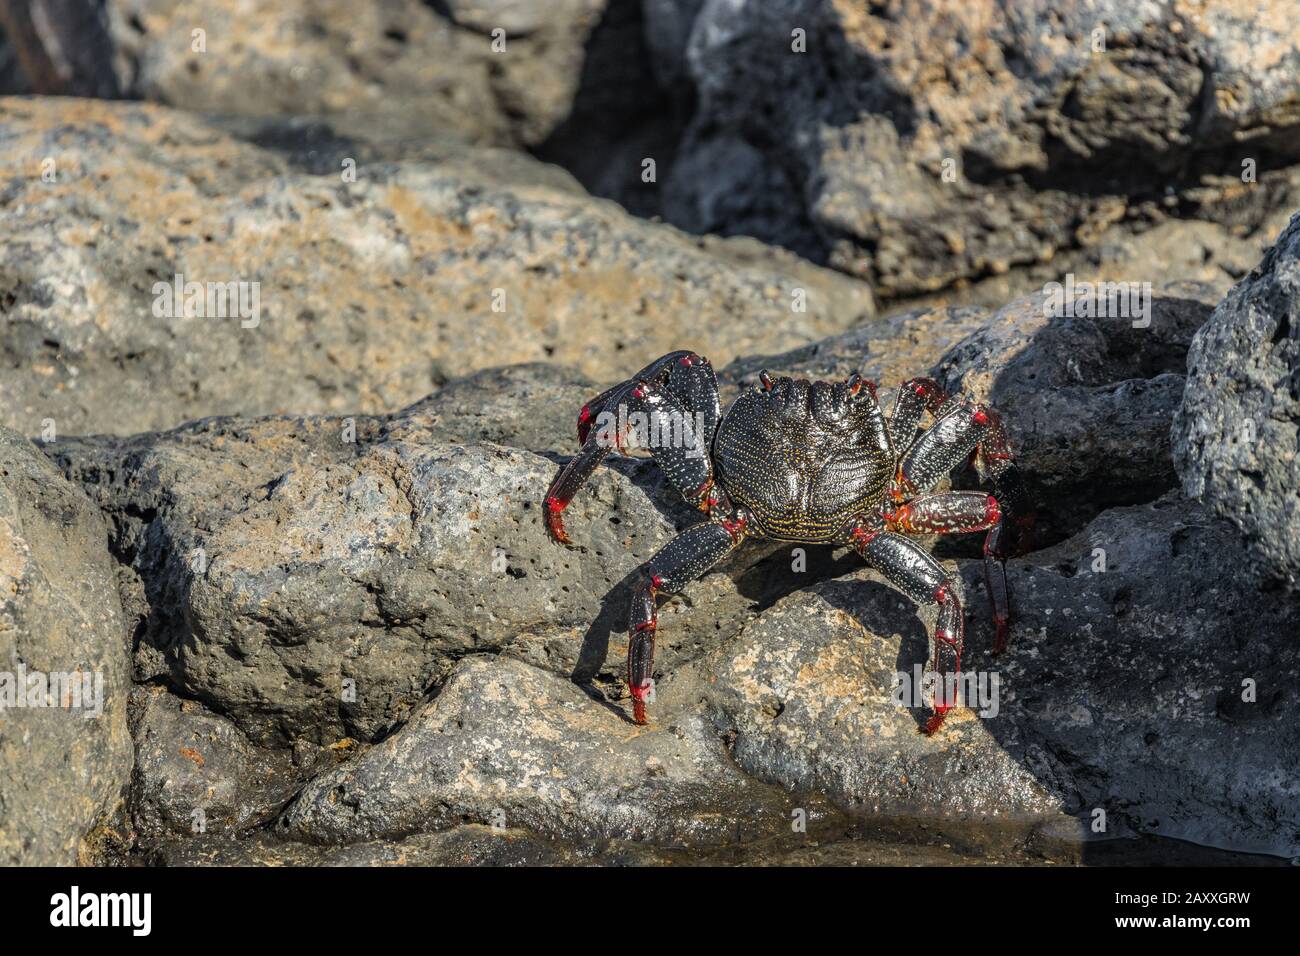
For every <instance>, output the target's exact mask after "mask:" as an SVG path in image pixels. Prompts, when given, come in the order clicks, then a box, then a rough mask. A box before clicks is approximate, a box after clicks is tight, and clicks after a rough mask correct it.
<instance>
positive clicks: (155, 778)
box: [131, 687, 301, 836]
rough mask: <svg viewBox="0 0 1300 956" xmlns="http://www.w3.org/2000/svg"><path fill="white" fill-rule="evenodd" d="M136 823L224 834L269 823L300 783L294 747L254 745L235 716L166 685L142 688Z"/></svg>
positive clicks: (148, 830) (149, 830)
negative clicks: (209, 707)
mask: <svg viewBox="0 0 1300 956" xmlns="http://www.w3.org/2000/svg"><path fill="white" fill-rule="evenodd" d="M136 696H137V698H138V700H137V701H136V702H135V703H136V706H137V707H138V709H139V711H140V713H139V715H138V716H137V717H136V719H135V721H134V723H135V727H134V730H133V733H132V736H133V737H134V738H135V776H134V782H133V785H132V788H131V803H132V808H131V809H132V821H133V822H134V824H135V827H136V829H137V830H138V831H139V832H141V833H144V834H148V835H150V836H157V835H159V834H163V833H167V832H172V833H178V834H183V835H188V834H196V833H214V834H215V833H225V832H230V831H239V830H245V829H249V828H251V827H254V826H256V825H258V824H260V823H263V822H265V821H266V820H268V819H269V818H270V817H271V816H272V815H273V814H274V813H275V812H276V811H278V810H279V809H280V808H281V807H282V806H284V804H285V803H287V802H288V800H289V798H290V797H291V796H292V795H293V793H294V791H295V790H296V789H297V787H298V786H299V785H300V784H301V780H300V779H299V776H300V775H299V774H298V773H297V772H296V771H295V768H294V766H293V761H292V757H291V756H290V754H289V752H288V751H284V750H265V749H261V748H258V747H254V746H252V745H251V744H249V742H248V741H247V740H246V739H245V738H244V736H243V735H242V734H241V733H240V732H239V731H238V730H237V729H236V728H235V727H234V725H233V724H231V723H230V721H228V720H226V719H225V718H223V717H219V716H217V715H216V714H213V713H212V712H210V711H208V710H207V709H206V708H204V707H203V706H202V705H200V704H198V703H196V702H194V701H188V700H180V699H178V698H176V697H174V696H173V695H171V694H169V693H167V691H165V690H164V689H163V688H161V687H143V688H140V690H139V691H137V694H136Z"/></svg>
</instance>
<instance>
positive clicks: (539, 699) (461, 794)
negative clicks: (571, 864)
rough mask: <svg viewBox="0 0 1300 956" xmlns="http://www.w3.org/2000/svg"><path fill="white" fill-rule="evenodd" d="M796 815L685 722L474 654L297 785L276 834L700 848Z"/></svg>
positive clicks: (691, 720) (690, 720) (692, 720)
mask: <svg viewBox="0 0 1300 956" xmlns="http://www.w3.org/2000/svg"><path fill="white" fill-rule="evenodd" d="M796 805H797V804H789V803H788V801H787V799H786V798H785V795H783V794H780V793H779V792H778V791H775V790H771V789H769V788H766V787H762V786H759V785H757V784H755V783H754V782H753V781H750V780H748V779H747V778H745V777H744V776H743V775H741V774H739V773H737V771H736V770H735V768H734V767H733V765H732V764H731V761H730V759H729V757H728V755H727V751H726V749H725V748H724V747H723V745H722V742H721V740H719V738H718V737H717V735H716V734H715V733H714V732H713V731H712V728H711V727H709V725H708V723H707V721H704V720H702V719H701V718H699V717H697V716H683V717H680V718H675V719H673V720H672V721H671V722H663V723H661V725H660V726H659V727H658V728H654V729H649V730H646V729H643V728H640V727H637V726H636V725H634V724H632V723H631V721H630V720H628V718H627V717H626V716H624V715H623V714H621V713H620V712H618V711H617V710H614V709H612V708H610V707H609V706H608V705H607V704H606V703H605V702H604V701H602V700H599V699H593V698H592V697H590V696H589V695H588V694H587V693H585V692H584V691H583V690H582V689H580V688H578V687H576V686H574V685H573V684H572V683H571V682H569V681H567V680H565V679H563V678H559V677H556V676H554V675H551V674H547V673H546V672H544V671H540V670H537V669H535V668H532V667H529V666H528V665H526V664H523V663H520V662H517V661H511V660H508V659H504V658H498V659H496V660H490V659H485V658H482V657H477V656H476V657H470V658H467V659H465V660H463V661H461V663H460V664H459V665H458V666H457V668H456V669H455V670H454V671H453V672H452V674H451V676H450V677H449V678H448V680H447V681H446V683H445V684H444V685H443V686H442V687H441V688H440V690H439V691H438V694H437V696H436V697H435V698H434V699H433V700H432V701H431V702H429V703H428V704H426V705H425V706H424V707H423V708H421V709H420V710H418V711H417V712H416V713H415V714H413V715H412V718H411V720H410V721H409V722H408V723H407V724H406V726H404V727H403V728H402V729H401V730H400V731H398V732H397V733H396V734H394V735H392V736H391V737H389V738H388V739H386V740H384V741H383V742H381V743H379V744H376V745H375V746H374V747H372V748H371V749H370V750H368V751H367V752H366V753H365V754H363V755H361V756H360V757H358V758H357V759H355V760H354V761H352V762H350V763H349V764H347V765H346V766H344V767H340V768H339V769H338V770H336V771H334V772H332V773H329V774H326V775H324V776H322V777H319V778H317V779H316V780H314V781H313V782H312V783H310V784H309V785H308V786H307V787H306V788H305V789H304V790H303V792H302V794H301V795H300V796H299V797H298V799H297V800H296V801H295V802H294V804H293V805H292V806H291V807H290V808H289V810H288V811H287V812H286V813H285V816H284V818H283V832H285V833H289V834H294V835H296V836H297V837H299V838H307V839H310V840H313V841H317V842H326V843H339V842H355V841H358V840H365V839H371V838H375V837H401V836H404V835H407V834H410V833H415V832H419V831H421V830H424V829H429V828H437V827H442V826H447V825H448V824H450V823H454V822H457V821H470V822H480V823H484V822H487V823H490V822H493V821H496V822H498V823H502V824H504V825H507V826H523V827H525V828H527V829H530V830H534V831H537V832H540V833H542V834H546V835H551V836H558V837H562V838H566V839H571V840H588V839H600V838H611V839H625V840H628V839H630V840H638V841H648V842H650V843H654V844H661V845H670V846H672V845H679V846H691V845H695V844H703V845H711V844H718V843H725V842H729V841H731V840H733V839H735V835H736V833H737V831H738V830H744V831H748V832H749V833H750V834H751V835H752V834H756V833H758V834H763V833H772V832H775V831H778V830H787V829H788V827H789V820H790V818H791V812H792V808H793V807H794V806H796Z"/></svg>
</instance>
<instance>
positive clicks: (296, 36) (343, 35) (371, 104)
mask: <svg viewBox="0 0 1300 956" xmlns="http://www.w3.org/2000/svg"><path fill="white" fill-rule="evenodd" d="M604 5H605V4H604V0H564V2H559V3H553V4H549V5H548V7H547V11H546V14H545V16H541V15H539V12H538V11H537V10H534V9H532V5H531V4H520V3H517V2H511V0H505V2H500V0H495V2H482V0H475V2H474V3H472V4H470V3H460V2H447V3H439V4H429V3H421V2H419V0H385V2H383V3H374V4H365V5H362V6H360V7H358V6H357V5H355V4H349V3H344V2H337V0H325V2H321V0H290V2H288V3H279V4H276V5H275V6H273V7H271V6H268V7H255V8H249V7H247V6H246V5H241V4H238V3H233V2H224V0H223V2H216V3H213V2H211V0H202V2H200V0H179V2H178V0H111V2H110V3H109V4H108V11H109V22H110V27H111V34H112V39H113V42H114V44H115V46H116V47H117V53H118V59H119V64H120V66H119V71H120V73H121V74H122V85H123V87H124V88H125V89H127V90H129V91H130V92H131V93H132V94H133V95H136V96H140V97H143V98H145V99H148V100H153V101H156V102H159V103H165V104H168V105H171V106H177V107H180V108H182V109H187V110H196V111H209V112H222V113H238V114H246V115H247V114H252V115H258V116H274V115H278V114H299V115H315V116H331V115H339V114H344V115H346V114H371V115H377V116H380V117H389V118H391V119H392V120H394V121H400V122H401V123H403V124H405V125H406V126H407V127H408V128H410V129H412V130H416V131H423V132H434V133H438V132H444V131H446V130H448V129H450V130H454V131H456V132H457V133H458V134H460V135H462V136H464V137H466V138H468V139H474V140H478V141H482V142H491V143H519V144H527V143H536V142H539V141H540V140H541V139H543V138H544V137H545V136H546V134H547V133H549V132H550V131H551V130H552V129H553V128H554V127H555V126H556V125H557V124H558V123H559V122H560V121H561V120H563V119H564V118H565V116H567V115H568V112H569V109H570V106H571V103H572V100H573V96H574V93H575V91H576V89H577V86H578V82H579V74H580V71H581V69H582V66H583V61H584V43H585V41H586V38H587V36H588V34H589V33H590V31H591V29H592V27H593V26H594V25H595V23H596V22H597V21H598V20H599V17H600V13H601V10H602V9H603V7H604ZM496 28H501V29H504V30H505V31H506V37H505V40H506V45H505V50H504V51H503V52H494V51H493V49H492V39H493V37H492V31H493V30H494V29H496ZM196 29H202V30H203V31H204V35H203V37H202V43H203V46H204V47H205V49H204V50H203V51H196V50H195V45H196V42H197V41H196V39H195V37H194V33H193V31H194V30H196Z"/></svg>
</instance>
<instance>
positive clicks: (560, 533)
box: [545, 496, 569, 544]
mask: <svg viewBox="0 0 1300 956" xmlns="http://www.w3.org/2000/svg"><path fill="white" fill-rule="evenodd" d="M566 504H568V502H567V501H561V500H560V499H559V498H556V497H553V496H552V497H550V498H547V499H546V505H545V508H546V530H547V531H549V532H550V533H551V537H552V538H554V539H555V540H556V541H558V542H560V544H568V543H569V535H568V532H566V531H565V530H564V519H563V518H562V517H560V515H561V513H562V512H563V511H564V506H565V505H566Z"/></svg>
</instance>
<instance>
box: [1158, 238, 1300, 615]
mask: <svg viewBox="0 0 1300 956" xmlns="http://www.w3.org/2000/svg"><path fill="white" fill-rule="evenodd" d="M1187 370H1188V376H1187V389H1186V391H1185V392H1184V393H1183V400H1182V405H1181V407H1180V408H1179V410H1178V414H1177V417H1176V418H1175V420H1174V426H1173V438H1172V440H1173V448H1174V460H1175V463H1176V464H1177V467H1178V472H1179V474H1180V475H1181V477H1182V483H1183V489H1184V491H1185V492H1186V493H1187V494H1188V495H1191V496H1193V497H1197V498H1201V499H1203V500H1205V501H1206V502H1207V503H1208V504H1209V505H1210V506H1211V507H1213V508H1214V510H1215V511H1216V512H1217V513H1218V514H1221V515H1224V516H1226V517H1227V518H1229V519H1230V520H1231V521H1232V522H1233V524H1235V525H1236V526H1237V527H1238V528H1239V529H1240V530H1241V532H1242V533H1243V534H1244V535H1245V537H1246V540H1247V542H1248V554H1249V566H1250V568H1251V570H1252V571H1253V573H1254V574H1255V576H1256V577H1258V578H1261V579H1266V580H1269V581H1274V582H1280V583H1281V584H1282V585H1283V586H1284V587H1285V588H1287V589H1288V590H1292V591H1294V590H1295V589H1296V588H1297V586H1298V583H1300V216H1297V217H1295V218H1293V219H1292V220H1291V224H1290V226H1289V227H1288V228H1287V229H1286V230H1285V231H1284V232H1283V233H1282V234H1281V236H1279V237H1278V240H1277V243H1276V244H1275V245H1274V246H1273V248H1272V249H1271V250H1269V252H1268V254H1267V255H1266V256H1265V257H1264V259H1263V260H1262V261H1261V262H1260V263H1259V265H1258V266H1257V267H1256V268H1255V269H1254V271H1252V272H1251V273H1250V275H1249V276H1247V277H1246V278H1244V279H1243V280H1242V281H1241V282H1240V283H1238V284H1237V286H1236V287H1235V288H1233V290H1232V291H1231V292H1230V293H1229V294H1228V296H1227V298H1225V299H1224V300H1223V301H1222V302H1221V303H1220V304H1219V306H1218V307H1217V308H1216V309H1215V310H1214V315H1213V317H1212V318H1211V319H1210V321H1209V322H1208V323H1207V324H1206V325H1205V326H1204V328H1202V329H1201V330H1200V331H1199V332H1198V333H1197V335H1196V338H1195V339H1194V340H1193V342H1192V346H1191V350H1190V351H1189V353H1188V356H1187Z"/></svg>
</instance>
